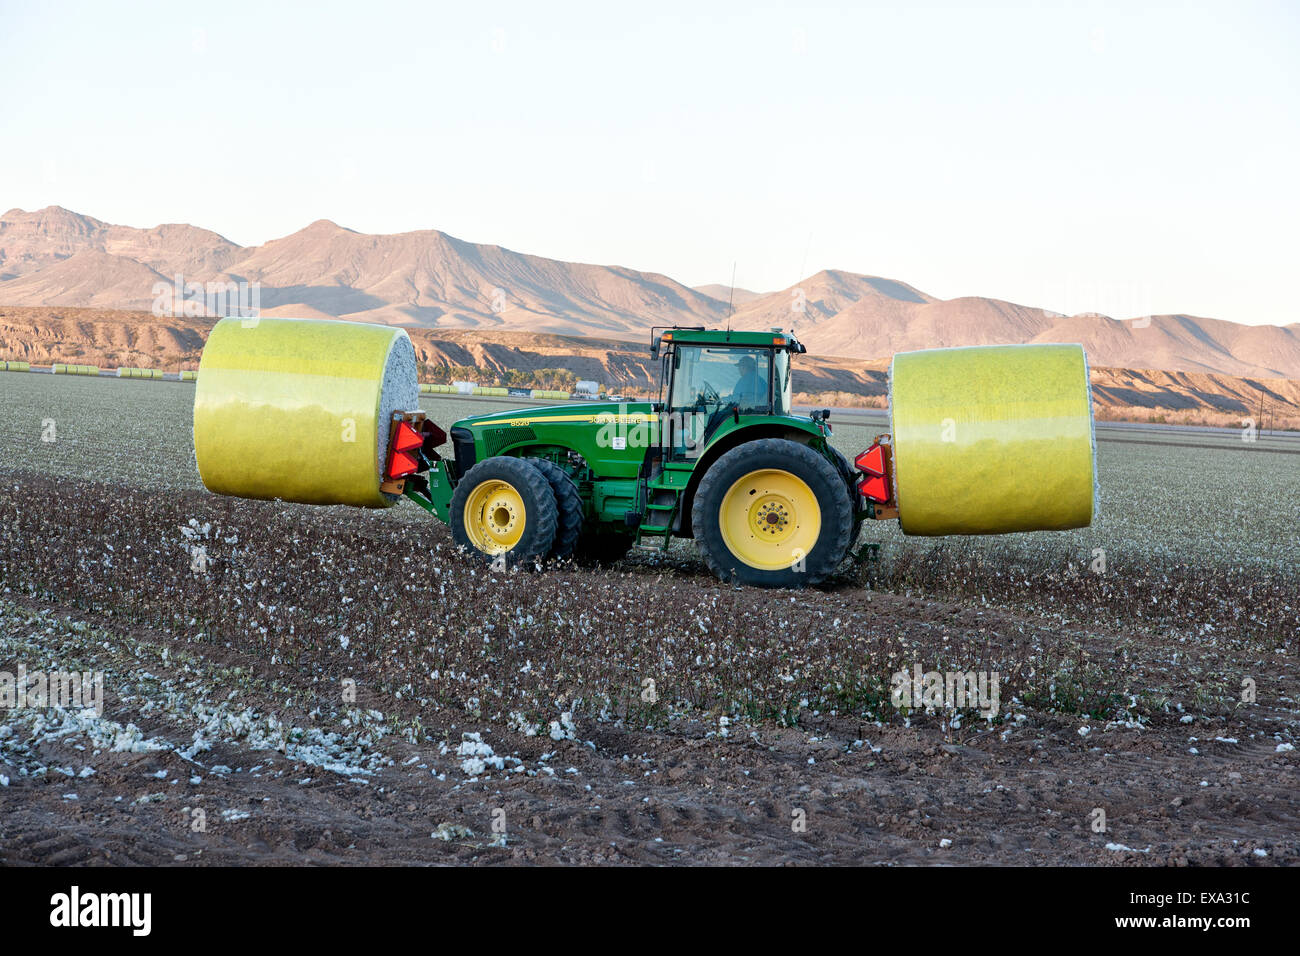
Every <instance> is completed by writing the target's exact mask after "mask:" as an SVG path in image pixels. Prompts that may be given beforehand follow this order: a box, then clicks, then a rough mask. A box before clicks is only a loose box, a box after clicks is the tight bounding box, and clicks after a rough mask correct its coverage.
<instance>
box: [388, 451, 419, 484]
mask: <svg viewBox="0 0 1300 956" xmlns="http://www.w3.org/2000/svg"><path fill="white" fill-rule="evenodd" d="M419 466H420V462H419V460H418V459H417V458H416V457H415V456H414V455H412V454H410V453H409V452H404V451H394V452H393V460H392V462H391V463H390V464H389V466H388V477H389V478H401V477H402V476H403V475H409V474H412V473H413V472H414V471H415V470H416V468H418V467H419Z"/></svg>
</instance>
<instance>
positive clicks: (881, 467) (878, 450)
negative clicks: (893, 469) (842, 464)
mask: <svg viewBox="0 0 1300 956" xmlns="http://www.w3.org/2000/svg"><path fill="white" fill-rule="evenodd" d="M853 464H855V465H857V467H858V470H859V471H865V472H866V473H867V474H869V475H883V474H884V473H885V449H884V448H882V447H881V446H879V445H872V446H871V447H870V448H868V449H867V450H866V451H864V452H863V453H862V454H860V455H858V457H857V458H855V459H853Z"/></svg>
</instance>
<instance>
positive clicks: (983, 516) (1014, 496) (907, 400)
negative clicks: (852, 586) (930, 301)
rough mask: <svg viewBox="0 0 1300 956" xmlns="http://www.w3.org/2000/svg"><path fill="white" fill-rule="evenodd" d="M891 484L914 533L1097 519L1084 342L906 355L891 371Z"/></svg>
mask: <svg viewBox="0 0 1300 956" xmlns="http://www.w3.org/2000/svg"><path fill="white" fill-rule="evenodd" d="M889 404H890V414H891V417H892V435H893V457H894V492H895V500H896V501H897V502H898V510H899V524H900V526H901V527H902V530H903V531H904V532H905V533H906V534H918V535H939V534H1002V533H1005V532H1011V531H1055V530H1062V529H1065V528H1081V527H1085V526H1087V525H1088V524H1090V523H1091V522H1092V517H1093V510H1094V505H1095V501H1096V488H1097V479H1096V444H1095V439H1094V433H1093V419H1092V393H1091V389H1090V387H1089V384H1088V359H1087V356H1086V355H1085V354H1084V351H1083V347H1082V346H1079V345H994V346H980V347H976V348H955V349H931V350H926V351H921V352H900V353H898V354H897V355H895V356H894V361H893V365H892V366H891V368H890V398H889Z"/></svg>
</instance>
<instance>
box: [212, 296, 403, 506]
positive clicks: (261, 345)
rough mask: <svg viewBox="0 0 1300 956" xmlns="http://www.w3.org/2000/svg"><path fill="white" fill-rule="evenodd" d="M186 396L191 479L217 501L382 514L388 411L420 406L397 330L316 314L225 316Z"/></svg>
mask: <svg viewBox="0 0 1300 956" xmlns="http://www.w3.org/2000/svg"><path fill="white" fill-rule="evenodd" d="M196 378H197V384H196V387H195V392H194V451H195V456H196V458H197V460H198V466H199V477H200V478H202V480H203V484H204V485H205V486H206V487H207V488H208V489H209V490H210V491H215V492H217V493H218V494H223V495H234V496H236V497H241V498H262V499H272V498H281V499H283V500H285V501H298V502H303V503H306V504H320V505H332V504H343V505H356V506H359V507H367V508H383V507H386V506H388V505H390V504H392V503H393V502H394V501H395V500H396V496H392V495H388V494H386V493H385V492H383V491H381V490H380V487H379V486H380V483H381V480H382V478H381V473H382V471H383V468H384V465H385V464H386V462H385V460H384V459H385V454H386V452H387V446H388V436H389V423H390V422H391V420H392V414H393V412H395V411H415V410H417V409H418V408H419V396H420V390H419V383H418V381H417V380H416V365H415V349H414V348H413V347H412V345H411V340H410V338H409V337H408V336H407V334H406V333H405V332H404V331H402V330H401V329H395V328H390V327H388V326H384V325H371V324H367V323H361V322H339V321H332V320H315V319H279V318H276V319H272V318H261V319H256V320H254V319H241V318H226V319H222V320H221V321H220V322H218V323H217V324H216V326H214V327H213V329H212V333H211V334H210V335H209V336H208V341H207V345H206V346H205V347H204V349H203V356H202V359H201V360H200V362H199V374H198V375H197V376H196Z"/></svg>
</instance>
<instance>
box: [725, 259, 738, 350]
mask: <svg viewBox="0 0 1300 956" xmlns="http://www.w3.org/2000/svg"><path fill="white" fill-rule="evenodd" d="M735 302H736V262H735V260H734V259H733V260H732V262H731V291H730V292H729V293H727V334H728V335H730V334H731V312H732V306H733V305H735Z"/></svg>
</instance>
